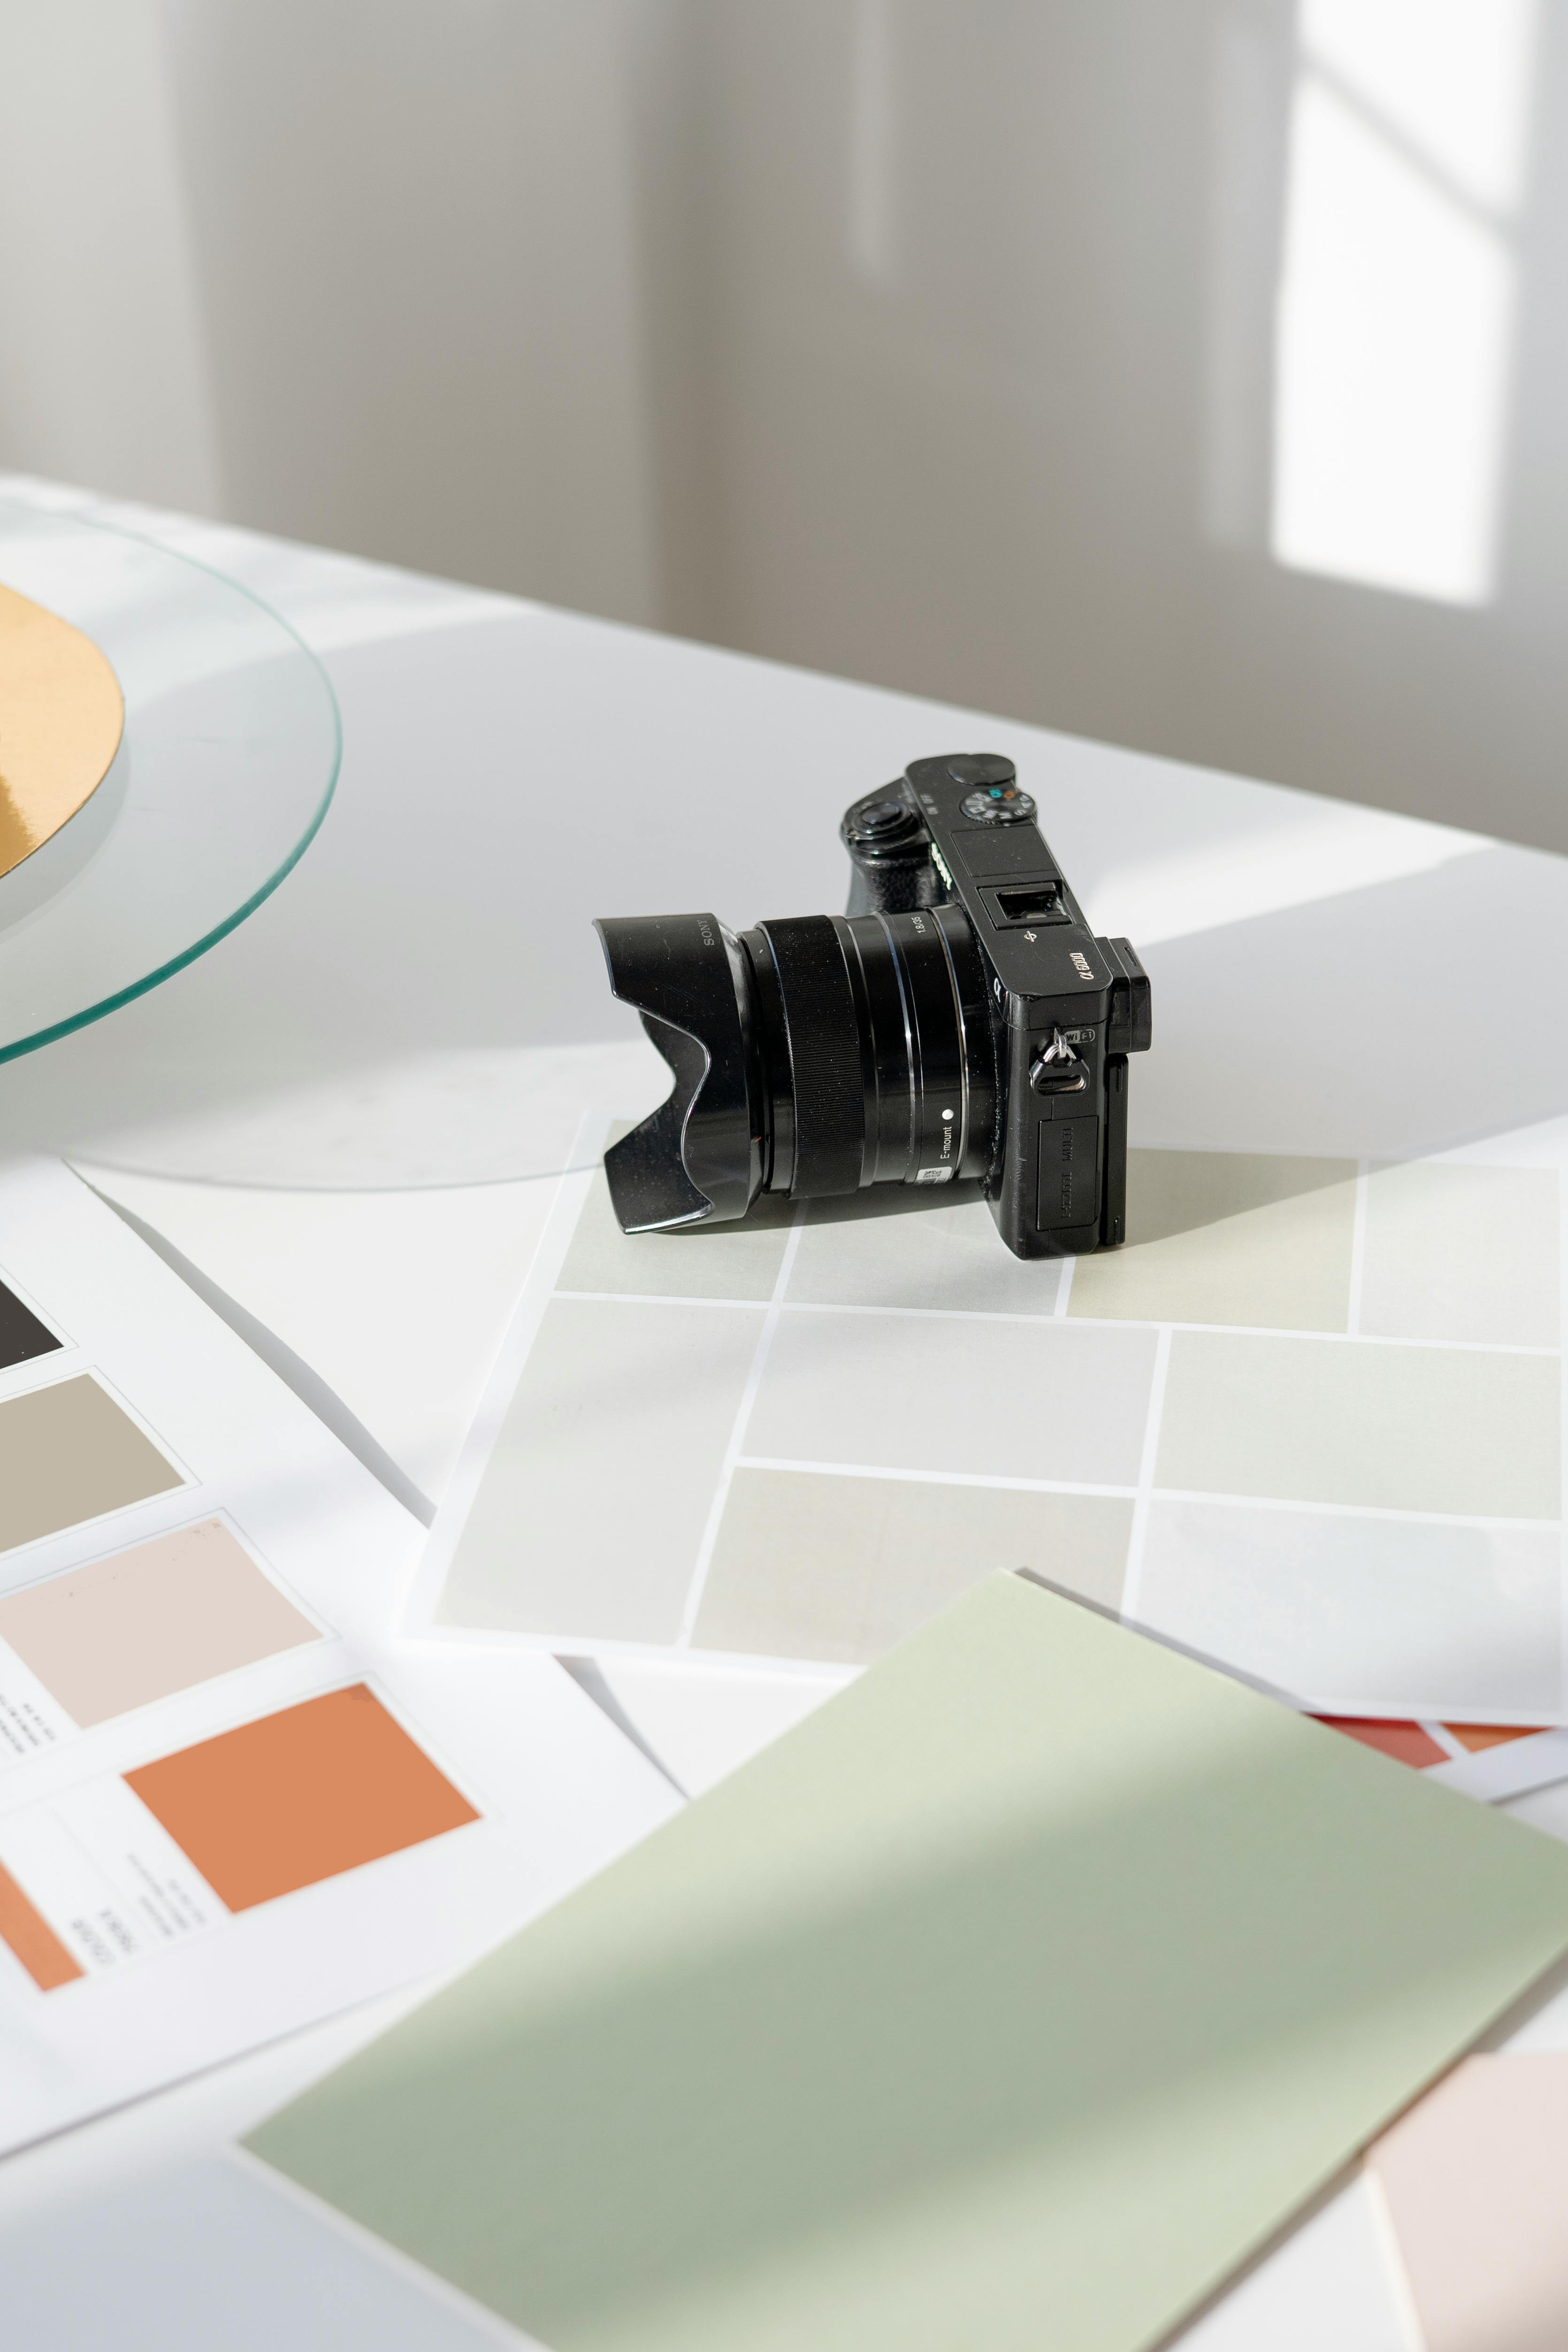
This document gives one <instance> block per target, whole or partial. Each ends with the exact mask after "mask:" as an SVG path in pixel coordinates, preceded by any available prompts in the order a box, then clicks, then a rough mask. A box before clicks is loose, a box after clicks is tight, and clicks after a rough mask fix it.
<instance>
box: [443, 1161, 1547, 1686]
mask: <svg viewBox="0 0 1568 2352" xmlns="http://www.w3.org/2000/svg"><path fill="white" fill-rule="evenodd" d="M607 1126H608V1123H607V1122H605V1121H602V1120H601V1121H600V1122H599V1124H598V1126H597V1128H596V1129H594V1131H593V1132H592V1134H591V1137H586V1138H585V1139H583V1140H582V1141H581V1142H580V1145H579V1147H578V1148H577V1150H575V1151H574V1154H573V1157H574V1159H575V1160H578V1161H579V1162H582V1161H583V1160H587V1159H588V1158H590V1157H591V1147H597V1146H598V1145H600V1144H601V1142H602V1140H603V1137H604V1134H605V1132H606V1131H607ZM1565 1151H1568V1145H1565V1140H1564V1138H1563V1135H1562V1134H1561V1133H1559V1132H1558V1131H1557V1130H1556V1129H1543V1130H1538V1131H1536V1132H1535V1133H1533V1134H1529V1135H1523V1136H1518V1137H1513V1138H1510V1139H1501V1140H1500V1141H1497V1142H1493V1143H1490V1144H1488V1145H1485V1146H1479V1147H1473V1148H1471V1149H1470V1150H1467V1151H1466V1152H1465V1153H1463V1154H1456V1155H1451V1156H1448V1157H1447V1158H1444V1159H1441V1160H1424V1161H1417V1162H1412V1163H1406V1164H1397V1163H1380V1162H1368V1161H1361V1162H1357V1161H1354V1160H1332V1159H1328V1158H1326V1157H1318V1158H1309V1157H1300V1156H1299V1157H1287V1156H1285V1155H1281V1154H1278V1153H1270V1154H1264V1153H1256V1154H1248V1153H1239V1152H1214V1151H1160V1150H1145V1151H1135V1152H1134V1155H1133V1163H1132V1172H1131V1181H1130V1187H1129V1192H1130V1199H1129V1215H1128V1223H1129V1230H1130V1232H1131V1233H1132V1234H1133V1236H1134V1238H1133V1240H1132V1242H1130V1243H1129V1244H1128V1246H1127V1247H1126V1248H1125V1249H1124V1250H1122V1251H1119V1252H1115V1253H1107V1254H1105V1255H1101V1256H1096V1257H1091V1258H1086V1259H1081V1260H1077V1261H1071V1260H1068V1261H1038V1262H1034V1263H1030V1264H1023V1263H1020V1262H1019V1261H1018V1260H1016V1259H1014V1258H1012V1257H1011V1256H1010V1255H1009V1253H1008V1252H1007V1251H1006V1250H1005V1249H1004V1248H1003V1246H1002V1244H1001V1243H1000V1242H999V1240H998V1237H997V1235H996V1233H995V1231H994V1228H993V1227H992V1224H991V1221H990V1218H989V1215H988V1212H987V1210H986V1208H985V1206H984V1204H983V1203H982V1202H979V1201H978V1200H963V1201H956V1202H953V1203H952V1204H950V1205H949V1204H946V1203H945V1204H944V1205H942V1206H941V1207H939V1208H936V1209H919V1210H914V1211H913V1212H912V1211H911V1204H910V1202H909V1197H908V1194H907V1192H904V1189H903V1188H898V1187H894V1186H883V1187H876V1188H873V1190H872V1191H871V1192H867V1193H862V1194H860V1195H859V1196H858V1197H857V1198H854V1199H852V1200H851V1201H849V1202H837V1201H831V1202H820V1203H813V1204H810V1207H809V1208H803V1209H800V1210H798V1211H797V1210H795V1209H792V1208H791V1207H790V1205H789V1203H781V1204H777V1205H775V1204H772V1203H764V1204H762V1208H761V1211H760V1213H758V1212H754V1213H753V1216H752V1218H750V1219H748V1220H747V1223H745V1224H744V1225H741V1226H739V1227H734V1226H732V1227H728V1228H726V1227H718V1228H715V1229H713V1230H711V1231H708V1232H706V1233H693V1234H649V1235H643V1236H637V1237H634V1238H630V1239H629V1238H628V1237H626V1236H625V1235H623V1234H621V1233H620V1232H619V1231H618V1229H617V1228H616V1226H615V1223H614V1220H613V1216H612V1213H611V1210H610V1206H609V1202H608V1196H607V1193H606V1191H605V1188H604V1184H603V1180H602V1177H601V1176H599V1177H590V1176H588V1175H586V1174H583V1173H577V1174H574V1175H570V1176H568V1177H566V1178H564V1179H563V1180H562V1181H561V1183H560V1186H559V1197H558V1201H557V1205H556V1210H555V1213H554V1216H553V1218H552V1221H551V1223H550V1226H549V1229H548V1230H547V1234H546V1237H545V1240H544V1243H543V1244H542V1245H541V1248H540V1252H539V1255H538V1259H537V1260H536V1263H535V1266H534V1270H533V1273H532V1276H531V1277H530V1281H529V1284H528V1290H527V1293H526V1294H525V1297H524V1299H523V1301H522V1305H521V1307H520V1308H519V1311H518V1313H517V1318H515V1321H514V1324H513V1327H512V1330H511V1332H510V1334H509V1336H508V1339H507V1342H506V1344H505V1346H504V1347H503V1349H502V1351H501V1355H500V1358H499V1360H498V1361H497V1367H496V1370H495V1374H494V1376H493V1378H492V1380H491V1382H490V1386H489V1389H488V1391H487V1393H486V1398H485V1401H484V1402H483V1404H482V1406H481V1409H480V1412H479V1414H478V1416H477V1418H476V1423H475V1426H474V1429H473V1431H472V1433H471V1434H470V1438H469V1442H468V1444H467V1447H466V1449H465V1454H464V1455H463V1457H462V1459H461V1460H460V1463H459V1465H458V1469H457V1472H456V1474H455V1477H454V1480H453V1483H452V1486H451V1487H450V1489H449V1491H448V1493H447V1496H446V1497H445V1500H444V1505H443V1507H442V1508H441V1510H440V1511H439V1512H438V1514H437V1517H436V1520H435V1523H434V1529H433V1533H432V1536H431V1539H430V1541H429V1544H428V1545H427V1547H426V1549H425V1553H424V1557H423V1561H422V1564H421V1568H420V1571H419V1576H418V1579H417V1581H416V1586H415V1589H414V1592H413V1602H412V1607H411V1613H410V1617H409V1620H408V1622H409V1625H410V1628H411V1630H412V1629H418V1630H420V1631H422V1632H429V1633H434V1634H437V1635H441V1634H446V1635H455V1634H458V1633H465V1634H469V1635H471V1634H473V1633H476V1632H477V1631H480V1630H483V1631H484V1632H485V1633H486V1634H490V1635H494V1636H498V1637H503V1638H511V1639H515V1640H517V1641H519V1642H524V1643H528V1642H532V1643H539V1644H548V1645H552V1646H554V1647H556V1648H558V1649H571V1650H591V1651H593V1652H595V1653H597V1654H602V1655H604V1656H615V1655H643V1656H655V1655H657V1656H664V1657H666V1658H672V1657H680V1658H682V1659H684V1660H686V1661H688V1662H690V1663H691V1664H704V1663H708V1664H727V1663H731V1664H732V1663H735V1662H738V1661H741V1660H744V1661H746V1662H747V1664H751V1665H753V1666H755V1665H758V1664H772V1665H780V1664H782V1665H786V1666H791V1667H795V1668H798V1669H800V1670H801V1671H805V1670H808V1669H809V1670H810V1671H811V1672H812V1673H814V1674H816V1675H821V1674H822V1673H823V1671H824V1669H826V1670H828V1671H832V1670H834V1669H837V1670H839V1671H840V1672H849V1671H852V1669H853V1668H854V1667H856V1666H858V1665H859V1664H863V1663H865V1662H866V1661H867V1660H869V1659H870V1658H873V1657H874V1656H877V1655H880V1654H882V1653H883V1651H884V1650H885V1649H886V1648H888V1647H889V1646H891V1644H892V1643H893V1642H894V1641H895V1640H897V1639H898V1638H899V1637H900V1636H901V1635H902V1634H903V1633H906V1632H908V1631H910V1630H912V1628H913V1627H914V1625H915V1624H916V1623H918V1622H920V1621H921V1620H922V1619H923V1618H924V1617H925V1616H926V1615H927V1614H929V1613H930V1612H932V1611H933V1610H934V1609H935V1608H936V1607H938V1606H940V1605H941V1604H942V1603H943V1602H944V1601H946V1600H947V1599H949V1598H951V1597H953V1595H954V1594H955V1593H956V1591H961V1590H963V1589H964V1588H965V1587H966V1586H967V1585H968V1584H970V1583H972V1582H974V1581H975V1580H977V1578H978V1577H979V1576H981V1575H983V1574H984V1573H985V1572H986V1571H987V1570H990V1569H992V1568H996V1567H1000V1566H1019V1565H1028V1566H1030V1567H1033V1568H1035V1569H1037V1570H1040V1571H1041V1572H1042V1573H1044V1574H1046V1575H1047V1576H1049V1577H1050V1578H1051V1580H1053V1581H1055V1582H1057V1583H1059V1584H1061V1585H1065V1586H1067V1587H1069V1588H1071V1589H1072V1590H1074V1591H1081V1592H1082V1593H1083V1594H1084V1595H1085V1596H1086V1597H1088V1598H1091V1599H1092V1600H1094V1601H1099V1602H1101V1603H1102V1604H1103V1605H1109V1606H1112V1607H1113V1608H1116V1609H1118V1610H1119V1611H1120V1612H1122V1613H1123V1614H1124V1615H1125V1616H1126V1617H1127V1618H1128V1619H1129V1620H1131V1621H1133V1622H1141V1623H1145V1624H1147V1625H1149V1626H1150V1627H1151V1628H1154V1629H1156V1630H1162V1631H1165V1632H1167V1633H1172V1634H1174V1635H1175V1636H1176V1637H1177V1638H1178V1639H1180V1640H1182V1641H1184V1642H1186V1643H1190V1644H1191V1645H1192V1646H1194V1647H1195V1648H1197V1649H1199V1650H1201V1651H1203V1652H1204V1653H1205V1654H1207V1655H1209V1656H1212V1657H1214V1658H1216V1659H1218V1660H1220V1661H1222V1662H1224V1663H1227V1664H1234V1665H1236V1666H1238V1667H1239V1668H1241V1669H1243V1670H1245V1671H1247V1672H1248V1673H1249V1674H1252V1675H1257V1676H1260V1677H1261V1678H1262V1679H1264V1680H1266V1681H1268V1682H1269V1683H1270V1684H1272V1685H1275V1686H1277V1687H1279V1688H1281V1689H1283V1690H1287V1691H1290V1692H1291V1693H1293V1694H1294V1695H1295V1696H1298V1697H1299V1698H1300V1699H1301V1701H1302V1702H1303V1703H1304V1704H1306V1705H1308V1706H1312V1707H1313V1708H1314V1709H1317V1710H1320V1711H1323V1712H1330V1713H1334V1712H1337V1713H1344V1714H1358V1713H1360V1714H1372V1715H1388V1716H1399V1717H1436V1718H1440V1719H1446V1720H1461V1721H1480V1722H1495V1723H1498V1724H1516V1725H1524V1724H1530V1725H1544V1724H1552V1723H1555V1722H1557V1721H1559V1720H1561V1719H1562V1717H1563V1705H1564V1692H1563V1572H1562V1526H1561V1458H1562V1443H1563V1397H1562V1381H1561V1357H1560V1345H1561V1331H1562V1323H1563V1307H1562V1263H1561V1261H1562V1249H1561V1239H1560V1228H1561V1213H1562V1212H1561V1196H1562V1182H1561V1173H1562V1163H1563V1158H1564V1156H1565Z"/></svg>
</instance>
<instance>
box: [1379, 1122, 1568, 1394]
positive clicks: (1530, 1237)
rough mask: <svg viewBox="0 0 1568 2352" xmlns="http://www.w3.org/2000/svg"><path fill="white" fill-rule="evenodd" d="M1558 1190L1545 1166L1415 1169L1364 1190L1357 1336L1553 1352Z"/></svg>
mask: <svg viewBox="0 0 1568 2352" xmlns="http://www.w3.org/2000/svg"><path fill="white" fill-rule="evenodd" d="M1559 1215H1560V1211H1559V1187H1558V1179H1557V1172H1556V1171H1555V1169H1551V1168H1467V1167H1453V1166H1449V1165H1447V1164H1441V1165H1434V1164H1433V1163H1431V1162H1429V1161H1426V1160H1412V1161H1409V1162H1407V1163H1406V1164H1404V1165H1402V1166H1396V1167H1384V1168H1375V1169H1374V1170H1373V1171H1372V1172H1371V1174H1370V1176H1369V1177H1368V1179H1367V1187H1366V1243H1365V1250H1364V1258H1363V1265H1362V1279H1361V1328H1362V1329H1363V1330H1364V1331H1369V1332H1377V1333H1381V1334H1383V1335H1385V1337H1387V1338H1389V1339H1479V1340H1489V1339H1490V1340H1493V1341H1497V1342H1500V1343H1501V1344H1502V1345H1504V1346H1508V1347H1517V1348H1531V1347H1533V1348H1555V1347H1556V1346H1557V1345H1558V1343H1559V1340H1560V1339H1561V1337H1562V1308H1561V1292H1560V1281H1561V1276H1560V1272H1559V1259H1560V1255H1561V1245H1560V1240H1559Z"/></svg>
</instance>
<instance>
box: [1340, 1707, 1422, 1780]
mask: <svg viewBox="0 0 1568 2352" xmlns="http://www.w3.org/2000/svg"><path fill="white" fill-rule="evenodd" d="M1318 1721H1319V1722H1320V1723H1326V1724H1327V1725H1328V1727H1329V1728H1330V1730H1331V1731H1343V1733H1344V1734H1345V1736H1346V1738H1350V1739H1359V1740H1360V1741H1361V1743H1362V1746H1363V1747H1364V1748H1380V1749H1381V1750H1382V1752H1383V1754H1384V1755H1385V1756H1392V1757H1393V1759H1394V1760H1395V1762H1396V1763H1397V1764H1414V1765H1416V1767H1417V1769H1421V1768H1424V1767H1425V1766H1426V1765H1428V1764H1446V1763H1448V1750H1447V1748H1439V1747H1438V1745H1437V1741H1436V1740H1435V1739H1434V1738H1432V1736H1431V1734H1430V1733H1429V1732H1426V1731H1423V1730H1422V1728H1421V1727H1420V1725H1419V1724H1418V1723H1385V1722H1383V1721H1381V1720H1380V1719H1378V1718H1376V1717H1370V1716H1359V1715H1320V1716H1319V1717H1318Z"/></svg>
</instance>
